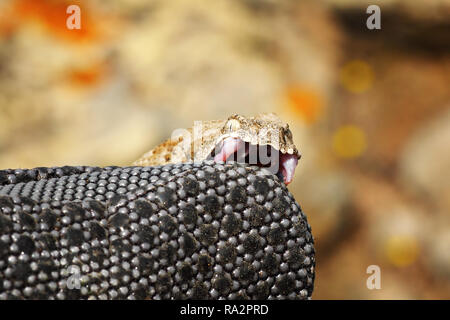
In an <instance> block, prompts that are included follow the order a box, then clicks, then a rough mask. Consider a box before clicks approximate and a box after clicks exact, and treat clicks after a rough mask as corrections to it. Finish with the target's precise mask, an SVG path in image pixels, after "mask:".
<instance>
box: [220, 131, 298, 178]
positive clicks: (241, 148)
mask: <svg viewBox="0 0 450 320" xmlns="http://www.w3.org/2000/svg"><path fill="white" fill-rule="evenodd" d="M259 147H262V146H259V145H251V144H250V143H248V142H245V141H243V140H242V139H240V138H237V137H228V138H225V139H224V140H223V141H222V142H221V143H219V144H218V145H217V147H216V150H218V151H217V152H215V154H214V155H213V159H214V161H215V162H220V161H223V162H226V161H237V162H245V163H248V164H250V165H258V166H259V167H267V165H268V164H267V163H264V162H262V161H261V148H259ZM266 147H270V148H268V149H267V153H268V154H267V155H268V156H269V157H270V163H269V165H270V167H272V165H274V166H275V171H276V172H273V173H274V174H277V175H281V177H280V178H282V180H283V182H284V183H285V184H286V185H288V184H289V183H291V182H292V179H293V177H294V172H295V168H296V167H297V164H298V156H297V155H295V154H288V153H282V152H281V151H279V150H276V149H275V148H273V147H271V146H266ZM274 151H275V152H274ZM276 162H277V163H276Z"/></svg>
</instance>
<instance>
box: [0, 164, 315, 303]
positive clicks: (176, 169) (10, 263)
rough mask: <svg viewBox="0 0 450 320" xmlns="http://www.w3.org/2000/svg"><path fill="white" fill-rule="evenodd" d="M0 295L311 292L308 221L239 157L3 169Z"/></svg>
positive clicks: (281, 188) (280, 189)
mask: <svg viewBox="0 0 450 320" xmlns="http://www.w3.org/2000/svg"><path fill="white" fill-rule="evenodd" d="M0 185H1V186H0V210H1V211H0V212H1V213H0V299H14V298H25V299H88V298H89V299H218V298H225V299H241V298H244V299H267V298H269V299H285V298H294V299H306V298H309V297H310V296H311V294H312V290H313V283H314V263H315V259H314V247H313V238H312V235H311V233H310V231H311V230H310V226H309V224H308V223H307V221H306V217H305V215H304V214H303V213H302V211H301V209H300V207H299V205H298V204H297V203H296V201H295V200H294V198H293V196H292V195H291V194H290V193H289V191H288V190H287V188H286V186H285V185H284V184H283V183H280V181H279V180H278V178H277V177H276V176H273V175H263V171H262V170H261V169H259V168H257V167H248V166H245V165H242V164H237V163H226V164H216V163H213V162H203V163H199V164H192V163H191V164H179V165H166V166H162V167H120V168H119V167H106V168H98V167H60V168H36V169H31V170H4V171H0Z"/></svg>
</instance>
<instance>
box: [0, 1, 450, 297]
mask: <svg viewBox="0 0 450 320" xmlns="http://www.w3.org/2000/svg"><path fill="white" fill-rule="evenodd" d="M71 4H77V5H79V6H80V7H81V19H82V25H81V30H69V29H67V27H66V19H67V17H68V16H69V15H68V14H67V13H66V9H67V7H68V6H69V5H71ZM370 4H377V5H379V6H380V8H381V30H368V29H367V27H366V19H367V18H368V16H369V15H368V14H367V13H366V8H367V6H368V5H370ZM449 88H450V1H448V0H433V1H431V0H417V1H407V0H405V1H401V0H390V1H388V0H385V1H375V0H374V1H371V2H366V1H360V0H346V1H343V0H334V1H331V0H330V1H295V0H214V1H211V0H203V1H200V0H191V1H185V0H109V1H102V0H85V1H81V0H80V1H77V0H70V1H65V0H58V1H57V0H2V1H1V2H0V168H31V167H37V166H57V165H96V166H106V165H129V164H130V163H131V162H132V161H133V160H135V159H137V158H138V157H139V156H140V155H141V154H143V153H144V152H146V151H148V150H149V149H150V148H152V147H153V146H154V145H155V144H157V143H159V142H160V141H162V140H164V139H166V138H168V137H169V136H170V134H171V132H172V131H173V130H174V129H177V128H186V127H190V126H191V125H192V123H193V121H194V120H211V119H220V118H224V117H227V116H229V115H230V114H231V113H240V114H244V115H254V114H257V113H260V112H271V111H273V112H276V113H278V114H279V116H281V117H282V118H283V119H284V120H285V121H287V122H289V124H290V126H291V128H292V131H293V134H294V140H295V143H296V144H297V146H298V147H299V148H300V150H301V152H302V154H303V157H302V159H301V161H300V163H299V167H298V169H297V172H296V177H295V179H294V182H293V183H292V184H291V185H290V186H289V188H290V190H291V192H293V194H294V195H295V197H296V199H297V200H298V202H299V203H300V204H301V205H302V207H303V209H304V211H305V212H306V213H307V215H308V219H309V222H310V224H311V226H312V228H313V234H314V236H315V241H316V250H317V268H316V270H317V274H316V277H317V278H316V288H315V292H314V295H313V298H315V299H338V298H342V299H417V298H419V299H450V179H449V178H450V148H449V144H450V90H449ZM370 265H378V266H379V267H380V269H381V289H379V290H376V289H375V290H369V289H368V288H367V286H366V280H367V278H368V277H369V276H370V275H369V274H367V273H366V269H367V267H368V266H370Z"/></svg>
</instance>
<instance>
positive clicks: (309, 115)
mask: <svg viewBox="0 0 450 320" xmlns="http://www.w3.org/2000/svg"><path fill="white" fill-rule="evenodd" d="M286 97H287V100H288V103H289V106H290V107H291V108H292V109H293V110H294V112H296V113H298V114H299V115H300V116H301V117H302V119H303V120H304V121H305V122H306V123H314V122H316V121H317V120H318V119H319V117H320V115H321V114H322V105H323V103H322V97H321V95H320V94H319V93H318V92H317V91H316V90H313V89H310V88H306V87H301V86H292V87H290V88H288V89H287V90H286Z"/></svg>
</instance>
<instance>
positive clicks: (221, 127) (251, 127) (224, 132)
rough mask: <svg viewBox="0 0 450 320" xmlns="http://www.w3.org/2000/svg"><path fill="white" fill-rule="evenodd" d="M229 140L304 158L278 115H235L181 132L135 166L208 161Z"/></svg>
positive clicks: (143, 157)
mask: <svg viewBox="0 0 450 320" xmlns="http://www.w3.org/2000/svg"><path fill="white" fill-rule="evenodd" d="M228 137H234V138H240V139H241V140H243V141H245V142H248V143H250V144H253V145H258V144H259V145H270V146H272V147H274V148H275V149H276V150H278V151H281V152H282V153H285V154H293V155H296V156H297V158H300V154H299V152H298V150H297V147H296V146H295V145H294V142H293V139H292V132H291V130H289V125H288V124H287V123H284V122H283V121H281V119H280V118H279V117H278V116H277V115H275V114H274V113H269V114H260V115H258V116H256V117H244V116H240V115H236V114H234V115H232V116H230V117H229V118H228V119H225V120H212V121H198V122H196V123H195V124H194V127H193V128H189V129H187V130H178V131H176V132H175V133H174V135H173V136H172V137H171V138H170V139H168V140H166V141H165V142H163V143H161V144H160V145H158V146H156V147H155V148H153V149H152V150H150V151H149V152H147V153H146V154H144V155H143V156H142V157H141V158H140V159H138V160H137V161H135V162H134V163H133V164H134V165H137V166H154V165H164V164H170V163H183V162H189V161H203V160H207V159H208V157H209V156H210V155H211V152H212V151H213V150H214V148H215V147H216V145H218V144H219V143H220V142H221V141H223V140H224V139H226V138H228Z"/></svg>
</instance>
